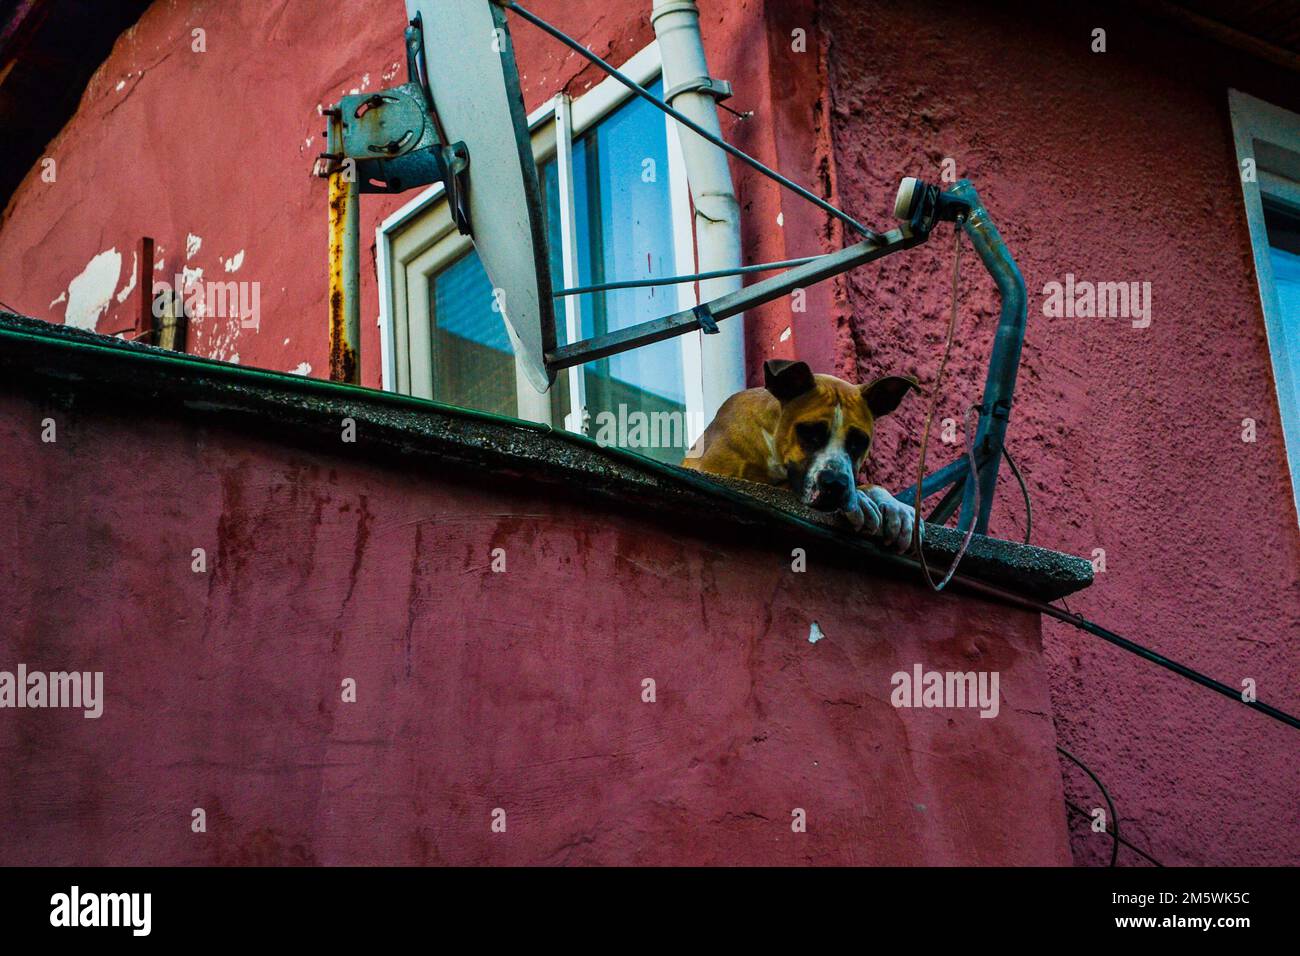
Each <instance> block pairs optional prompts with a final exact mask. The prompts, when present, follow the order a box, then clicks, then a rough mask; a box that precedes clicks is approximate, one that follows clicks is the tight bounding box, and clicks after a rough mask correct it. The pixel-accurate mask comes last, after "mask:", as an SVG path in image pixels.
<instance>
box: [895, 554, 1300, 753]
mask: <svg viewBox="0 0 1300 956" xmlns="http://www.w3.org/2000/svg"><path fill="white" fill-rule="evenodd" d="M899 560H902V561H908V559H907V558H902V557H900V559H899ZM909 563H910V561H909ZM957 580H958V582H959V583H960V584H961V585H962V586H963V587H966V588H969V589H970V590H972V591H977V592H979V593H982V594H987V595H990V596H991V597H995V598H998V599H999V600H1002V601H1007V602H1009V603H1012V604H1019V605H1020V606H1021V607H1027V608H1032V609H1033V610H1035V611H1038V612H1039V613H1041V614H1046V615H1048V616H1049V617H1054V618H1056V619H1057V620H1058V621H1064V622H1065V623H1066V624H1070V625H1073V626H1074V627H1077V628H1079V630H1081V631H1087V632H1088V633H1089V634H1092V635H1094V636H1096V637H1100V638H1101V639H1102V640H1103V641H1108V642H1109V643H1111V644H1114V645H1115V646H1116V647H1119V648H1122V649H1123V650H1126V651H1128V652H1129V653H1131V654H1136V655H1137V656H1138V657H1141V658H1142V659H1143V660H1146V661H1150V662H1151V663H1152V664H1157V665H1159V666H1160V667H1163V668H1165V669H1166V670H1170V671H1173V672H1174V673H1175V674H1177V675H1178V676H1180V677H1185V678H1187V679H1188V680H1190V681H1191V682H1192V683H1194V684H1200V685H1201V686H1202V687H1208V688H1209V689H1210V690H1212V691H1214V692H1215V693H1216V694H1222V695H1223V696H1224V697H1227V698H1228V699H1229V700H1235V701H1236V702H1237V703H1239V704H1241V705H1242V706H1243V707H1249V708H1250V709H1251V710H1257V711H1259V712H1260V713H1261V714H1264V715H1265V716H1268V717H1272V718H1273V719H1274V720H1276V721H1278V722H1279V723H1283V724H1286V725H1287V726H1288V727H1292V728H1294V729H1296V730H1300V717H1293V716H1292V715H1291V714H1288V713H1287V712H1286V711H1284V710H1279V709H1278V708H1276V707H1273V706H1271V705H1269V704H1265V703H1264V702H1263V701H1260V700H1245V699H1243V698H1242V696H1241V692H1240V691H1238V690H1236V689H1234V688H1232V687H1229V686H1228V685H1227V684H1224V683H1221V682H1219V681H1217V680H1215V679H1214V678H1213V677H1207V676H1206V675H1205V674H1202V673H1201V672H1200V671H1197V670H1193V669H1192V668H1190V667H1188V666H1187V665H1186V664H1180V663H1178V662H1177V661H1173V660H1170V659H1169V658H1167V657H1165V656H1164V655H1163V654H1158V653H1156V652H1155V651H1153V650H1151V649H1150V648H1147V647H1143V646H1142V645H1141V644H1139V643H1137V642H1136V641H1130V640H1129V639H1128V638H1127V637H1122V636H1121V635H1119V634H1116V633H1115V632H1114V631H1112V630H1109V629H1107V628H1104V627H1102V626H1101V625H1100V624H1096V623H1094V622H1092V621H1090V620H1088V619H1087V618H1086V617H1083V616H1082V615H1079V614H1074V613H1072V612H1068V611H1064V610H1062V609H1061V608H1059V607H1057V606H1056V605H1054V604H1048V603H1047V602H1045V601H1040V600H1038V599H1037V598H1032V597H1028V596H1026V595H1024V594H1019V593H1017V592H1015V591H1008V590H1007V589H1006V588H1001V587H998V586H997V585H995V584H988V583H986V582H984V581H981V580H979V579H978V578H969V577H966V576H964V575H963V576H960V577H958V578H957Z"/></svg>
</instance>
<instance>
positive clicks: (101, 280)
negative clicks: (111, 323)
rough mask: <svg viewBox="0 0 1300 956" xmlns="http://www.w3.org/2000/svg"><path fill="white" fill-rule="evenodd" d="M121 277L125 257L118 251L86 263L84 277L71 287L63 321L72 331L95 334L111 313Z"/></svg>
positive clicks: (74, 281) (81, 276) (72, 282)
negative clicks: (109, 308) (87, 331)
mask: <svg viewBox="0 0 1300 956" xmlns="http://www.w3.org/2000/svg"><path fill="white" fill-rule="evenodd" d="M121 274H122V255H121V253H119V252H118V251H117V249H116V247H115V248H112V249H107V250H105V251H104V252H101V253H100V254H99V255H97V256H95V258H93V259H91V260H90V261H89V262H88V263H86V268H85V269H83V270H81V275H79V276H77V277H76V278H75V279H73V280H72V281H71V282H69V283H68V293H67V294H68V305H67V308H65V309H64V310H63V321H64V323H65V324H67V325H71V326H72V327H73V328H78V329H89V330H90V331H92V332H93V331H95V325H96V324H97V323H98V322H99V317H100V316H101V315H103V314H104V313H105V312H107V311H108V307H109V305H110V303H112V301H113V293H114V292H115V291H116V290H117V280H118V277H119V276H120V275H121Z"/></svg>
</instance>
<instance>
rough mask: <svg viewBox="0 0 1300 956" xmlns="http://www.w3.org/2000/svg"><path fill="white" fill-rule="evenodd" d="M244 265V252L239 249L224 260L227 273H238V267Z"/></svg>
mask: <svg viewBox="0 0 1300 956" xmlns="http://www.w3.org/2000/svg"><path fill="white" fill-rule="evenodd" d="M243 264H244V250H243V249H240V250H239V251H238V252H236V253H235V254H234V255H233V256H231V257H230V258H229V259H227V260H226V271H227V272H238V271H239V267H240V266H242V265H243Z"/></svg>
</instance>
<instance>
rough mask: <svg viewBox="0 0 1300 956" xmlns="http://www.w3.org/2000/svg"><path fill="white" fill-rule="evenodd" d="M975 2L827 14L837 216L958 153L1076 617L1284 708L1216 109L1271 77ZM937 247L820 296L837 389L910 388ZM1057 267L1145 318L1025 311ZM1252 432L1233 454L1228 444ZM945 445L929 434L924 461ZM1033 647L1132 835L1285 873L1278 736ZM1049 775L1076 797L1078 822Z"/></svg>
mask: <svg viewBox="0 0 1300 956" xmlns="http://www.w3.org/2000/svg"><path fill="white" fill-rule="evenodd" d="M980 11H981V12H980V14H979V15H976V11H975V5H973V4H971V5H968V4H950V3H933V2H916V0H907V2H902V0H899V2H894V0H889V2H878V3H872V4H871V5H870V6H869V8H864V7H863V6H862V5H861V4H858V3H852V2H839V0H832V2H827V3H825V4H824V5H823V7H822V16H823V23H822V25H823V27H824V29H825V30H826V32H827V33H828V34H829V36H830V37H831V38H832V49H831V53H830V62H831V85H832V103H833V106H832V120H833V123H832V125H833V129H834V134H835V135H834V139H835V159H836V165H837V176H838V184H839V194H840V198H841V200H842V201H843V202H844V203H845V204H846V205H847V207H848V209H849V210H850V211H852V212H854V213H855V214H858V215H861V216H863V217H867V218H868V220H869V221H883V215H882V214H883V213H884V212H885V211H886V210H888V209H890V208H891V206H892V199H893V195H894V191H895V188H896V186H897V183H898V180H899V178H901V177H902V176H905V175H920V176H923V177H926V178H929V179H930V180H931V181H937V180H938V179H939V177H940V173H941V164H942V162H943V160H944V158H945V157H951V158H952V159H954V160H955V163H956V173H957V175H958V176H960V177H965V178H969V179H971V180H972V181H973V182H974V183H975V185H976V187H977V188H978V189H979V190H980V194H981V196H982V197H983V199H984V200H985V203H986V205H987V207H988V208H989V210H990V212H991V215H992V217H993V219H994V221H995V222H996V223H998V225H999V228H1000V229H1001V231H1002V234H1003V236H1004V238H1005V239H1006V241H1007V243H1008V245H1009V246H1010V248H1011V250H1012V253H1013V254H1014V255H1015V256H1016V258H1017V260H1018V262H1019V264H1020V267H1021V270H1022V271H1023V273H1024V276H1025V280H1026V283H1027V285H1028V288H1029V327H1028V333H1027V336H1026V344H1025V351H1024V359H1023V365H1022V367H1021V370H1020V378H1019V383H1018V386H1017V401H1016V405H1015V409H1014V412H1013V414H1012V416H1011V427H1010V432H1009V445H1010V449H1011V451H1012V453H1013V454H1014V455H1015V456H1016V457H1017V459H1018V460H1019V463H1020V464H1021V466H1022V467H1023V469H1024V471H1025V472H1026V474H1027V477H1028V482H1029V489H1030V492H1031V494H1032V496H1033V504H1034V515H1033V535H1034V540H1036V541H1038V542H1043V543H1050V545H1051V546H1052V547H1054V548H1059V549H1061V550H1063V551H1068V552H1072V553H1074V554H1081V555H1085V556H1087V555H1090V554H1092V553H1093V551H1094V549H1097V548H1101V549H1104V550H1105V561H1106V568H1105V573H1101V574H1098V575H1097V580H1096V583H1095V584H1094V585H1093V586H1092V588H1090V589H1089V590H1088V591H1086V592H1084V593H1083V594H1081V595H1079V596H1078V598H1077V599H1071V601H1070V606H1071V607H1073V608H1074V609H1075V610H1078V611H1080V612H1081V613H1083V614H1085V615H1087V616H1089V617H1092V618H1094V619H1096V620H1099V621H1101V622H1102V623H1105V624H1106V625H1108V626H1110V627H1112V628H1114V629H1116V630H1118V631H1119V632H1121V633H1123V634H1125V635H1127V636H1129V637H1132V638H1134V639H1136V640H1138V641H1141V642H1143V643H1145V644H1147V645H1149V646H1151V647H1153V648H1155V649H1156V650H1159V651H1161V652H1163V653H1165V654H1167V655H1169V656H1171V657H1173V658H1175V659H1177V660H1180V661H1182V662H1184V663H1187V664H1189V665H1191V666H1193V667H1196V668H1198V669H1200V670H1202V671H1206V672H1208V673H1210V674H1211V675H1213V676H1215V677H1218V678H1219V679H1221V680H1223V681H1224V682H1225V683H1228V684H1231V685H1234V686H1240V684H1241V681H1242V680H1243V679H1245V678H1253V679H1254V680H1255V681H1256V682H1257V685H1258V692H1259V697H1260V699H1262V700H1265V701H1270V702H1272V703H1274V704H1275V705H1277V706H1280V707H1282V708H1283V709H1285V710H1288V711H1290V712H1292V713H1296V712H1298V711H1300V691H1298V690H1297V688H1300V653H1298V652H1297V647H1298V646H1300V645H1298V644H1297V642H1300V620H1298V618H1300V614H1298V612H1297V608H1300V581H1298V571H1300V536H1298V535H1297V525H1296V514H1295V510H1294V508H1293V506H1292V503H1291V494H1290V484H1289V477H1288V475H1287V470H1286V461H1285V453H1284V449H1283V445H1282V438H1281V430H1280V427H1279V421H1278V407H1277V399H1276V395H1275V392H1274V387H1273V381H1272V373H1271V369H1270V364H1269V356H1268V349H1267V344H1266V339H1265V332H1264V326H1263V320H1262V316H1261V312H1260V306H1259V296H1258V292H1257V288H1256V284H1255V277H1254V266H1253V263H1252V260H1251V248H1250V240H1249V237H1248V234H1247V231H1246V224H1245V215H1244V210H1243V206H1242V196H1241V188H1240V185H1239V182H1238V179H1237V170H1236V154H1235V152H1234V150H1233V144H1232V134H1231V126H1230V122H1229V118H1228V112H1227V95H1228V94H1227V90H1228V88H1229V86H1235V87H1237V88H1239V89H1243V90H1244V91H1245V92H1248V93H1251V94H1253V95H1256V96H1259V97H1261V98H1263V99H1267V100H1270V101H1272V102H1275V103H1278V105H1281V106H1284V107H1287V108H1290V109H1292V110H1300V96H1298V95H1297V91H1296V86H1295V83H1294V77H1283V78H1282V79H1279V78H1277V77H1274V76H1271V75H1270V74H1269V73H1268V72H1267V71H1254V70H1252V69H1251V68H1250V66H1249V65H1248V64H1245V63H1242V62H1239V60H1238V58H1236V57H1235V56H1233V55H1232V54H1229V53H1225V52H1224V51H1222V50H1220V49H1216V48H1207V47H1205V46H1204V45H1202V44H1200V43H1197V42H1191V41H1180V40H1179V38H1178V37H1177V35H1176V34H1175V35H1172V36H1171V35H1169V33H1168V31H1163V35H1162V33H1161V32H1156V31H1151V30H1146V29H1143V28H1142V27H1140V26H1139V25H1136V24H1135V22H1134V21H1133V18H1132V17H1131V16H1126V15H1123V14H1122V13H1121V12H1118V11H1111V10H1109V9H1107V8H1096V9H1089V8H1088V7H1086V6H1085V7H1083V8H1076V9H1075V12H1073V13H1070V14H1065V13H1062V12H1055V13H1053V12H1050V11H1049V10H1048V9H1047V8H1046V7H1045V6H1044V5H1041V4H1024V5H1012V6H1005V5H998V4H984V5H980ZM1094 27H1102V28H1105V29H1107V40H1108V52H1106V53H1104V54H1094V53H1092V52H1090V49H1089V47H1090V43H1091V31H1092V29H1093V28H1094ZM1192 64H1195V66H1194V68H1193V67H1192ZM809 97H810V99H811V97H812V94H811V93H810V94H809ZM952 258H953V247H952V239H951V231H950V230H949V229H944V230H943V231H942V232H941V233H940V234H938V235H936V237H935V238H934V239H932V240H931V242H930V243H929V244H928V245H927V246H925V247H923V248H922V249H920V250H919V251H916V252H913V253H911V254H909V255H906V256H905V257H897V258H894V259H891V260H887V261H885V262H884V263H882V264H880V265H879V267H877V268H871V267H868V268H864V269H861V270H858V271H857V272H856V273H854V274H853V275H852V276H851V277H850V278H849V279H848V280H847V282H846V283H844V284H843V287H842V288H843V291H844V293H845V295H846V298H847V308H846V309H845V310H844V311H843V312H842V313H841V314H840V315H839V316H838V317H837V321H838V322H840V323H842V324H845V325H847V326H848V328H849V329H851V331H852V335H853V339H854V342H855V343H856V348H855V349H848V350H844V351H842V352H841V354H840V356H839V367H840V370H841V372H842V373H844V374H846V375H847V376H849V377H855V376H857V377H863V378H865V377H867V376H870V375H874V374H879V373H880V372H881V371H903V370H907V371H911V370H916V371H919V373H920V375H921V378H922V380H923V381H932V380H933V377H934V374H935V372H936V370H937V368H938V364H939V356H940V353H941V351H942V346H943V333H944V330H945V328H946V323H947V318H948V308H949V302H950V286H951V264H952ZM1067 273H1073V274H1074V275H1075V276H1076V277H1077V278H1078V279H1081V280H1082V279H1087V280H1091V281H1141V282H1150V283H1151V297H1152V303H1153V308H1152V316H1151V324H1150V327H1148V328H1145V329H1140V328H1134V327H1133V325H1132V322H1131V321H1130V320H1128V319H1124V318H1046V317H1044V315H1043V312H1042V305H1043V301H1044V296H1043V294H1042V293H1043V288H1044V285H1045V283H1047V282H1049V281H1058V282H1064V281H1065V277H1066V274H1067ZM962 274H963V297H964V298H963V307H962V312H961V320H960V326H959V331H958V341H957V346H956V348H955V349H954V354H953V359H952V362H951V363H950V365H949V375H950V377H949V378H948V381H947V383H946V384H945V386H944V387H943V390H942V391H943V402H942V405H941V406H940V413H939V416H940V418H943V417H949V418H954V419H957V420H960V418H961V415H962V411H963V409H964V408H965V406H966V405H968V404H970V403H972V402H976V401H978V400H979V395H980V392H981V390H982V387H983V380H984V368H985V362H986V359H987V354H988V347H989V343H990V340H991V335H992V329H993V327H994V324H995V321H996V317H997V311H996V309H997V303H996V296H995V294H994V291H993V285H992V282H991V280H989V279H988V277H987V275H986V274H985V273H984V272H983V270H982V269H981V267H980V265H979V262H978V259H976V258H975V256H974V255H973V254H971V252H970V249H969V246H967V249H966V255H965V256H964V258H963V270H962ZM922 411H923V403H922V402H912V403H911V404H910V407H909V408H907V409H906V410H905V411H902V412H900V417H899V418H898V419H897V420H895V421H893V422H891V424H890V426H889V427H888V428H887V429H885V428H882V430H881V441H880V444H879V445H878V447H877V449H876V452H875V457H876V461H877V464H878V468H877V471H878V477H880V478H882V479H883V480H884V482H885V483H886V484H893V485H904V484H910V483H911V481H912V480H913V476H914V474H915V469H916V460H917V454H918V445H919V438H920V423H921V421H922V417H923V416H922ZM1248 417H1249V418H1254V419H1255V420H1256V421H1257V422H1258V441H1257V442H1255V443H1254V444H1247V443H1244V442H1243V441H1242V440H1241V430H1242V419H1243V418H1248ZM954 447H955V446H952V445H943V444H941V443H940V442H939V441H935V442H934V444H933V446H932V451H931V455H932V459H931V460H932V461H933V462H935V463H936V464H938V463H945V462H946V461H947V460H949V459H950V458H951V457H952V455H953V454H954V452H953V448H954ZM1023 514H1024V509H1023V505H1022V504H1021V500H1020V494H1019V491H1018V489H1017V487H1016V485H1015V484H1014V482H1013V481H1012V479H1011V478H1010V476H1009V475H1007V474H1006V469H1005V468H1004V469H1003V477H1002V479H1001V482H1000V489H999V498H998V501H997V504H996V505H995V507H994V512H993V523H992V530H993V532H994V533H996V534H999V535H1001V536H1004V537H1011V538H1015V537H1018V536H1021V535H1023V533H1024V527H1025V525H1024V518H1023ZM1044 640H1045V642H1046V645H1047V651H1048V656H1049V660H1050V662H1051V674H1052V692H1053V699H1054V702H1055V713H1056V720H1057V725H1058V729H1059V731H1060V735H1061V741H1062V743H1063V745H1065V746H1066V747H1068V748H1070V749H1071V750H1073V752H1075V753H1076V754H1077V755H1078V756H1079V757H1080V758H1082V759H1083V760H1084V761H1085V762H1086V763H1088V764H1089V765H1090V766H1091V767H1092V769H1093V770H1094V771H1096V772H1097V774H1098V775H1099V776H1100V777H1101V779H1102V781H1103V782H1104V783H1105V784H1106V785H1107V787H1108V788H1109V789H1110V792H1111V794H1112V796H1113V797H1114V798H1115V800H1116V803H1117V804H1118V808H1119V812H1120V814H1121V816H1122V818H1123V827H1124V829H1125V830H1126V831H1127V834H1128V836H1129V837H1130V838H1131V839H1133V841H1134V842H1135V843H1137V844H1138V845H1140V846H1144V847H1147V848H1149V850H1150V851H1151V852H1152V853H1153V854H1154V855H1155V856H1156V857H1157V858H1158V859H1160V860H1161V861H1162V862H1165V863H1238V864H1254V863H1274V864H1281V863H1286V864H1296V863H1300V818H1297V816H1296V813H1295V806H1296V801H1297V797H1300V761H1297V760H1296V753H1297V749H1296V737H1295V734H1294V732H1292V731H1290V730H1287V729H1286V728H1284V727H1282V726H1281V725H1279V724H1276V723H1274V722H1273V721H1271V720H1268V719H1267V718H1264V717H1262V716H1261V715H1258V714H1254V713H1251V712H1249V711H1247V710H1246V709H1245V708H1243V707H1240V706H1234V705H1233V704H1232V703H1231V702H1229V701H1226V700H1224V699H1222V698H1220V697H1217V696H1216V695H1214V694H1212V693H1210V692H1207V691H1205V690H1203V689H1201V688H1198V687H1196V686H1194V685H1192V684H1190V683H1189V682H1187V681H1185V680H1182V679H1181V678H1178V677H1175V676H1173V675H1172V674H1168V673H1167V672H1165V671H1162V670H1159V669H1157V668H1155V667H1153V666H1152V665H1149V664H1147V663H1145V662H1143V661H1141V660H1139V659H1137V658H1135V657H1133V656H1131V655H1129V654H1126V653H1124V652H1123V651H1120V650H1118V649H1116V648H1113V647H1111V646H1110V645H1107V644H1103V643H1101V642H1099V641H1097V640H1096V639H1094V638H1091V637H1088V636H1086V635H1084V634H1082V633H1080V632H1077V631H1075V630H1074V629H1072V628H1069V627H1068V626H1066V625H1062V624H1057V623H1055V622H1049V623H1048V625H1047V627H1046V628H1045V636H1044ZM1062 766H1063V771H1064V773H1065V776H1066V778H1067V781H1068V791H1067V792H1068V794H1069V795H1070V797H1071V798H1072V799H1073V800H1074V801H1075V802H1076V803H1079V804H1081V805H1083V806H1087V807H1093V806H1099V805H1101V804H1100V801H1099V798H1098V796H1097V794H1096V793H1095V790H1094V789H1093V788H1092V786H1091V783H1090V782H1089V781H1088V780H1087V779H1086V777H1084V776H1083V774H1082V773H1081V772H1080V771H1078V770H1077V769H1075V768H1074V767H1073V766H1071V765H1069V764H1066V763H1064V762H1063V765H1062ZM1074 848H1075V853H1076V859H1078V860H1080V861H1086V862H1097V861H1098V860H1099V859H1101V858H1103V857H1104V856H1105V855H1107V854H1108V853H1109V843H1108V839H1107V838H1106V837H1104V836H1101V835H1097V834H1093V833H1091V832H1090V831H1088V830H1087V829H1086V828H1082V827H1080V828H1079V829H1078V830H1077V833H1076V836H1075V840H1074ZM1121 859H1123V860H1125V861H1128V862H1133V863H1141V860H1140V859H1138V858H1137V857H1135V856H1133V855H1131V854H1129V853H1128V852H1127V851H1124V853H1123V855H1122V857H1121Z"/></svg>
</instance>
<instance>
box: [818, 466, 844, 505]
mask: <svg viewBox="0 0 1300 956" xmlns="http://www.w3.org/2000/svg"><path fill="white" fill-rule="evenodd" d="M817 490H818V492H820V493H821V494H823V495H826V496H827V497H828V498H830V497H833V498H842V497H844V495H846V494H847V493H848V490H849V479H848V477H847V476H846V475H844V474H843V473H841V472H840V471H839V469H833V468H825V469H823V470H822V472H821V474H819V475H818V476H817Z"/></svg>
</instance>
